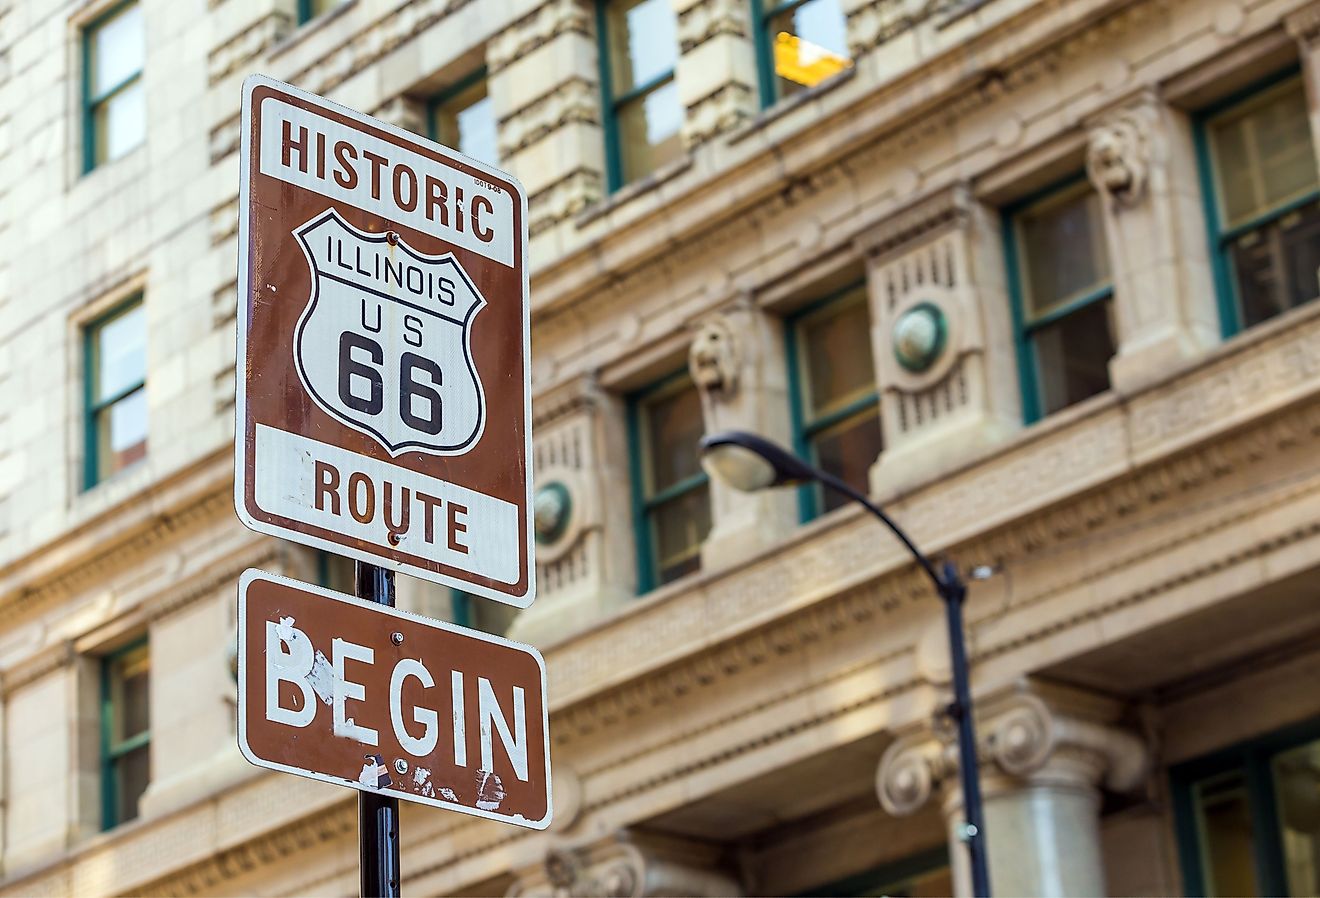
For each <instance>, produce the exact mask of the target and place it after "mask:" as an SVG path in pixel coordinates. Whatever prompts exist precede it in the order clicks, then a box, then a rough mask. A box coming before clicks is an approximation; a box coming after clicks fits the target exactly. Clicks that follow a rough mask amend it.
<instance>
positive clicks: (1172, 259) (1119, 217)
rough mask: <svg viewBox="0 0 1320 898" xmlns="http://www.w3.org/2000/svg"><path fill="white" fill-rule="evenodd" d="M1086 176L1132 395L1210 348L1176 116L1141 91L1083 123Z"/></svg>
mask: <svg viewBox="0 0 1320 898" xmlns="http://www.w3.org/2000/svg"><path fill="white" fill-rule="evenodd" d="M1086 170H1087V174H1088V175H1089V176H1090V179H1091V182H1092V183H1093V184H1094V186H1095V189H1096V190H1097V191H1098V192H1099V194H1100V196H1101V199H1102V201H1103V207H1104V210H1105V236H1106V238H1107V240H1108V244H1109V258H1110V262H1111V265H1112V268H1113V282H1114V309H1115V313H1116V315H1115V317H1116V318H1117V322H1118V334H1117V335H1116V338H1117V342H1118V351H1117V354H1116V355H1115V357H1114V359H1113V360H1112V361H1111V362H1110V363H1109V376H1110V381H1111V382H1112V384H1113V386H1114V388H1115V389H1116V390H1118V391H1119V392H1132V391H1134V390H1137V389H1139V388H1141V387H1143V386H1145V385H1146V384H1149V383H1150V382H1151V381H1153V380H1156V379H1158V378H1160V377H1164V376H1166V375H1167V374H1168V373H1169V372H1170V371H1171V370H1174V369H1175V368H1176V366H1177V365H1178V364H1179V363H1180V362H1183V361H1185V360H1187V359H1192V358H1195V357H1197V356H1199V355H1201V354H1202V353H1203V352H1205V350H1207V349H1209V348H1210V347H1212V346H1215V345H1217V344H1218V342H1219V333H1220V331H1219V312H1218V309H1217V307H1216V305H1215V290H1214V284H1213V283H1212V281H1211V277H1210V270H1211V266H1210V260H1209V257H1208V249H1207V247H1206V241H1205V234H1206V227H1205V215H1204V212H1203V211H1202V209H1203V207H1202V199H1201V190H1200V185H1199V183H1198V181H1197V171H1198V168H1197V163H1196V153H1195V149H1194V146H1193V143H1192V135H1191V131H1190V128H1189V127H1188V125H1187V123H1186V121H1185V117H1183V116H1182V113H1180V112H1177V111H1176V110H1173V109H1171V108H1169V107H1168V106H1167V105H1165V104H1163V103H1161V102H1160V101H1159V98H1158V97H1157V96H1156V95H1155V94H1154V93H1153V92H1151V91H1143V92H1142V93H1140V94H1138V95H1137V96H1135V97H1134V98H1132V99H1130V100H1129V101H1128V102H1127V103H1125V104H1124V105H1122V106H1120V107H1118V108H1115V109H1112V110H1109V111H1107V112H1105V113H1103V114H1101V115H1100V116H1098V117H1097V118H1096V119H1094V120H1093V121H1092V122H1091V125H1090V133H1089V136H1088V144H1087V156H1086Z"/></svg>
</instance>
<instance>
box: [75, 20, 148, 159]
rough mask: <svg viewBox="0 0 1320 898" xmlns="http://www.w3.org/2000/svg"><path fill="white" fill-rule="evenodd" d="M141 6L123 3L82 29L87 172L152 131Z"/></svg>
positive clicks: (84, 157) (123, 152) (130, 146)
mask: <svg viewBox="0 0 1320 898" xmlns="http://www.w3.org/2000/svg"><path fill="white" fill-rule="evenodd" d="M145 50H146V45H145V40H144V36H143V28H142V7H141V6H139V5H138V4H137V3H136V2H132V3H124V4H122V5H120V6H117V7H115V8H114V9H112V10H111V11H110V12H109V13H107V14H106V15H104V16H102V17H101V18H100V19H97V20H96V21H95V22H93V23H92V24H91V25H88V26H87V28H86V29H85V30H84V31H83V113H84V114H83V171H85V172H89V171H91V170H92V169H94V168H96V166H98V165H100V164H101V163H103V162H109V161H111V160H112V159H118V158H119V157H120V156H123V155H124V154H125V153H127V152H128V151H129V150H131V149H133V148H134V147H136V146H137V145H138V144H140V143H142V140H143V138H144V137H146V133H147V111H146V101H145V98H144V96H143V92H142V66H143V60H144V59H145Z"/></svg>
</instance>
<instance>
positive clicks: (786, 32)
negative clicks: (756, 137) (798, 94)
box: [766, 0, 852, 96]
mask: <svg viewBox="0 0 1320 898" xmlns="http://www.w3.org/2000/svg"><path fill="white" fill-rule="evenodd" d="M766 30H767V38H768V39H769V41H770V47H771V53H772V54H773V55H774V64H775V74H776V75H777V76H778V77H777V78H776V81H777V85H776V89H777V95H778V96H786V95H788V94H790V93H793V92H795V91H798V90H802V89H803V88H806V87H814V86H815V85H817V84H819V83H820V82H822V81H824V80H826V79H827V78H830V77H832V76H834V75H837V74H838V73H839V72H841V71H843V70H844V69H846V68H848V67H849V66H850V65H852V63H851V61H850V58H849V55H848V40H847V28H846V21H845V19H844V15H843V8H842V6H841V5H840V3H839V0H808V2H807V3H803V4H802V5H801V6H797V7H794V8H793V9H789V10H786V11H784V12H781V13H778V14H776V15H774V16H771V17H770V19H769V22H768V25H767V29H766Z"/></svg>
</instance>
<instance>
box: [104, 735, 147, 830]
mask: <svg viewBox="0 0 1320 898" xmlns="http://www.w3.org/2000/svg"><path fill="white" fill-rule="evenodd" d="M113 776H114V777H115V799H116V800H115V814H116V817H115V820H114V821H113V822H114V823H125V822H127V821H129V820H134V819H136V818H137V816H138V802H139V801H140V800H141V798H142V793H143V792H145V791H147V786H148V784H150V782H151V746H150V745H143V746H140V747H138V748H135V749H133V750H132V751H130V752H129V753H127V754H126V755H124V756H123V757H121V758H118V759H116V761H115V762H114V773H113Z"/></svg>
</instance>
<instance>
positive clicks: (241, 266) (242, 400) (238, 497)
mask: <svg viewBox="0 0 1320 898" xmlns="http://www.w3.org/2000/svg"><path fill="white" fill-rule="evenodd" d="M258 87H270V88H273V89H274V90H279V91H284V92H286V93H288V94H290V95H292V96H295V97H298V98H299V99H301V100H304V101H306V102H308V103H311V104H313V105H318V106H321V107H323V108H325V109H329V110H331V111H333V112H336V113H339V114H340V115H343V116H346V117H347V118H350V119H352V120H353V121H355V122H358V123H359V124H363V125H368V126H370V127H372V128H376V129H379V130H381V131H385V132H387V133H389V134H392V135H394V136H396V137H398V138H400V139H402V140H405V141H408V142H410V143H417V144H428V145H429V148H430V149H433V150H439V151H440V155H442V156H447V157H450V158H452V159H454V160H456V161H459V162H462V163H463V164H465V165H470V166H472V167H473V168H475V169H477V170H479V171H483V172H486V173H488V174H490V175H491V176H492V177H494V178H497V179H499V180H502V181H507V182H510V183H512V184H513V185H514V187H516V188H517V193H518V202H519V207H520V209H521V213H522V218H521V219H520V223H521V227H520V228H519V229H518V234H517V235H516V237H515V239H517V240H519V241H521V244H522V246H521V251H522V252H521V256H520V258H521V259H522V323H523V333H522V340H523V352H522V359H523V396H524V403H523V416H524V418H523V458H524V465H523V469H524V471H526V475H527V477H526V499H525V501H526V519H527V531H526V534H525V535H524V540H525V543H526V546H527V557H526V559H525V562H524V563H525V564H526V567H527V590H526V592H524V593H523V594H522V595H520V596H519V595H514V594H513V593H510V592H502V591H500V590H498V589H492V588H491V587H488V586H485V585H482V584H479V583H473V582H470V581H467V580H464V579H462V578H460V577H454V576H451V575H449V574H442V573H439V572H437V571H432V570H430V569H428V568H424V567H419V566H417V565H414V564H410V563H408V562H406V561H398V560H396V559H393V558H390V557H388V556H385V555H378V554H376V553H373V552H368V551H365V550H362V549H358V548H356V547H353V546H346V545H343V544H342V543H337V542H334V541H332V540H328V539H324V538H322V537H319V536H313V535H311V534H307V533H302V532H301V531H298V530H294V529H292V528H288V527H281V526H279V525H277V524H268V523H266V522H265V521H260V520H257V519H256V518H254V517H252V516H251V515H250V514H248V511H247V465H246V464H245V461H246V451H247V447H246V439H245V438H246V431H247V426H246V421H247V370H246V368H247V364H248V356H247V330H248V326H249V325H250V322H249V321H248V313H247V301H248V294H249V290H250V287H251V281H250V278H251V274H252V273H251V271H250V270H249V261H248V260H249V258H250V257H251V245H250V241H251V239H252V235H251V233H250V232H249V227H248V219H249V218H250V216H251V211H250V210H251V186H252V171H251V168H252V163H251V157H252V115H253V113H254V110H253V109H252V93H253V91H255V90H256V89H257V88H258ZM239 120H240V122H241V134H240V135H239V150H238V152H239V162H238V170H239V175H238V177H239V193H238V204H239V206H238V208H239V211H238V250H239V254H240V255H239V258H238V319H237V326H236V328H235V329H236V331H237V349H236V352H237V356H236V359H237V364H238V365H242V366H244V370H243V371H242V375H241V376H238V377H235V378H234V380H235V388H234V392H235V396H234V510H235V512H237V514H238V518H239V520H240V521H242V522H243V524H244V526H246V527H247V528H248V529H250V530H253V531H255V532H257V533H264V534H266V535H267V536H276V537H279V538H281V539H287V540H289V541H291V542H295V543H299V544H301V545H305V546H310V547H312V548H314V549H320V550H321V551H323V552H329V553H331V554H333V555H343V556H346V557H349V558H352V559H355V560H357V561H362V562H365V563H367V564H374V565H378V566H380V567H386V568H389V569H390V570H393V571H398V572H399V573H402V574H409V575H411V576H414V577H418V578H421V579H423V580H429V581H431V582H432V583H439V584H440V585H442V586H448V587H450V588H451V589H457V590H459V591H460V592H466V593H471V594H472V595H476V596H480V597H482V598H485V599H493V600H494V601H496V602H501V603H503V604H505V605H512V606H514V607H515V608H527V607H529V606H530V605H531V604H532V602H533V601H534V600H535V598H536V530H535V521H534V520H533V517H534V516H533V514H532V368H531V347H532V338H531V333H532V322H531V279H530V272H529V265H528V246H527V191H526V189H524V187H523V185H522V182H521V181H519V180H518V179H517V178H515V177H514V176H513V175H511V174H509V173H508V172H503V171H500V170H499V169H497V168H493V167H492V166H489V165H487V164H485V163H484V162H481V161H480V160H477V159H473V158H471V157H469V156H464V155H463V154H462V153H458V152H456V151H454V150H452V149H450V148H449V147H446V146H443V145H441V144H438V143H434V142H432V141H428V140H426V138H424V137H421V136H420V135H417V134H414V133H412V132H411V131H407V130H405V129H403V128H400V127H397V126H395V125H391V124H390V123H389V122H382V121H380V120H379V119H375V118H372V117H371V116H369V115H363V114H362V113H360V112H358V111H357V110H354V109H350V108H348V107H347V106H341V105H340V104H338V103H335V102H334V101H332V100H327V99H326V98H324V97H321V96H317V95H316V94H313V93H309V92H307V91H305V90H302V89H301V88H298V87H295V86H293V85H292V84H286V83H284V82H283V81H277V80H275V79H274V78H270V77H268V76H266V75H256V74H254V75H248V76H247V78H245V79H244V81H243V104H242V112H241V114H240V116H239ZM327 202H330V201H329V200H327ZM459 485H460V486H468V488H469V489H470V488H471V486H470V485H468V484H459Z"/></svg>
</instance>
